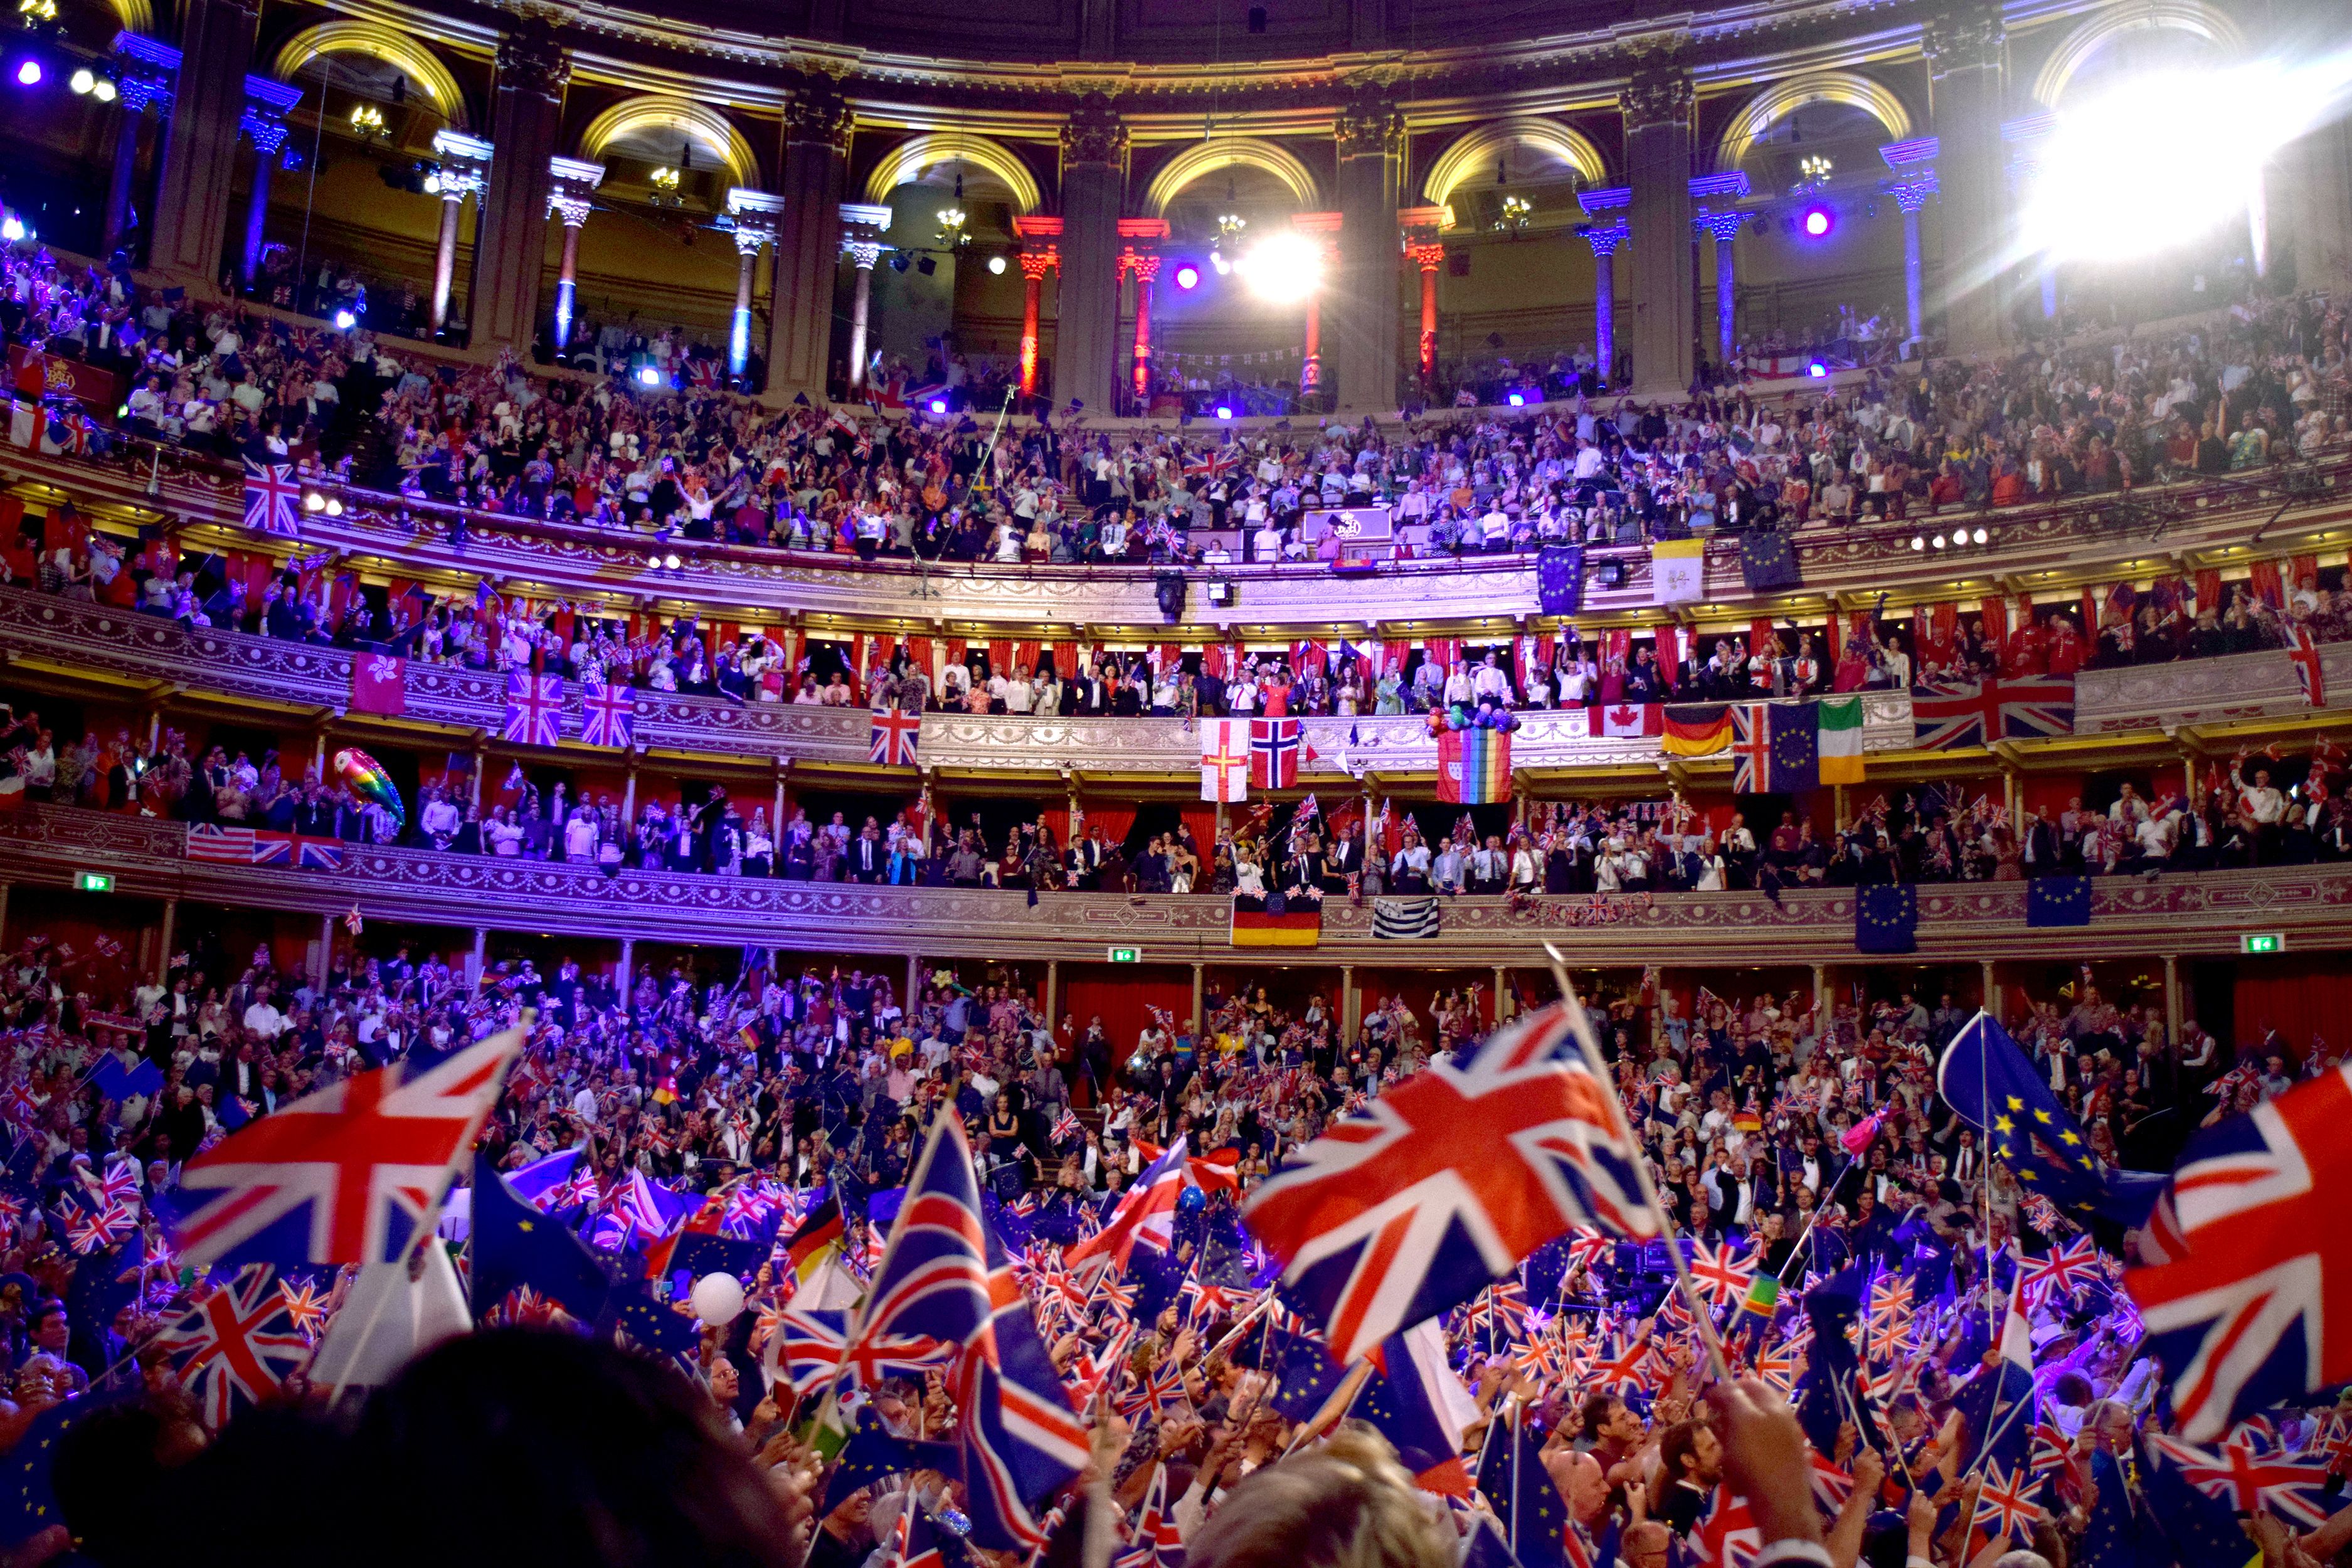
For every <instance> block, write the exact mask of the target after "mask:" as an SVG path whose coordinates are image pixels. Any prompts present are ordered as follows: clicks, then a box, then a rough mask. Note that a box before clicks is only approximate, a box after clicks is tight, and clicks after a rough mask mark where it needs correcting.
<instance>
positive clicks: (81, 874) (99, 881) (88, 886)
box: [74, 871, 114, 893]
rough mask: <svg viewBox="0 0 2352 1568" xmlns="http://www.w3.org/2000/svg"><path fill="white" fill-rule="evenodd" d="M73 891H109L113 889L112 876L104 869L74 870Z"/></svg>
mask: <svg viewBox="0 0 2352 1568" xmlns="http://www.w3.org/2000/svg"><path fill="white" fill-rule="evenodd" d="M74 891H75V892H77V893H110V892H112V891H114V878H113V876H112V875H111V874H110V873H109V872H105V871H76V872H75V873H74Z"/></svg>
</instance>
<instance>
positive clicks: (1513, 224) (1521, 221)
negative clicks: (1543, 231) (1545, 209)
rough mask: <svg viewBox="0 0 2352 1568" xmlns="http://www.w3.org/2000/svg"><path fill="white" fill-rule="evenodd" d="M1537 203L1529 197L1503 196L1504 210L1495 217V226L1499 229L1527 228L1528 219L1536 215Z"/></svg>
mask: <svg viewBox="0 0 2352 1568" xmlns="http://www.w3.org/2000/svg"><path fill="white" fill-rule="evenodd" d="M1535 210H1536V207H1535V204H1534V203H1533V202H1531V201H1529V200H1528V198H1527V197H1525V196H1522V195H1507V196H1505V197H1504V198H1503V205H1502V211H1501V212H1500V214H1498V215H1497V216H1496V219H1495V226H1496V228H1498V229H1522V228H1525V227H1527V226H1528V219H1529V218H1530V217H1532V216H1535Z"/></svg>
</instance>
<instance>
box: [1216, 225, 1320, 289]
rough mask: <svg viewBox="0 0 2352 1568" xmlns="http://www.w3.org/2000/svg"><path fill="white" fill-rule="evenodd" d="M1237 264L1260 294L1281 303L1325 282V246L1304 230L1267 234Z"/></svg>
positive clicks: (1317, 287)
mask: <svg viewBox="0 0 2352 1568" xmlns="http://www.w3.org/2000/svg"><path fill="white" fill-rule="evenodd" d="M1234 268H1235V269H1236V270H1237V271H1239V272H1240V273H1241V275H1242V281H1243V282H1244V283H1247V284H1248V285H1249V286H1250V289H1251V290H1252V291H1253V292H1254V293H1255V294H1256V295H1257V296H1258V298H1260V299H1262V300H1272V301H1273V302H1274V303H1276V304H1277V305H1286V304H1291V303H1294V302H1296V301H1297V300H1304V299H1306V298H1307V296H1308V295H1309V294H1312V293H1314V292H1315V290H1316V289H1319V288H1321V287H1322V286H1323V247H1321V246H1319V245H1317V244H1316V243H1315V242H1314V241H1313V240H1310V239H1308V238H1307V237H1306V236H1305V235H1303V234H1270V235H1267V236H1266V237H1265V238H1264V239H1261V240H1259V241H1258V242H1257V243H1256V244H1255V245H1254V246H1252V247H1250V248H1249V250H1248V251H1247V252H1246V253H1245V254H1244V256H1243V257H1242V258H1241V259H1240V260H1239V261H1236V262H1235V263H1234Z"/></svg>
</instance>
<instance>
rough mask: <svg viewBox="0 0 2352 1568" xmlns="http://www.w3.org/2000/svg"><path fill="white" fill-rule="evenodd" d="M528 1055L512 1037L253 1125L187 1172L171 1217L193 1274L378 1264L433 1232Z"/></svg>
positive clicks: (383, 1072)
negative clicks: (181, 1201) (239, 1267)
mask: <svg viewBox="0 0 2352 1568" xmlns="http://www.w3.org/2000/svg"><path fill="white" fill-rule="evenodd" d="M521 1050H522V1030H521V1029H520V1028H514V1029H509V1030H506V1031H505V1032H504V1033H502V1034H498V1035H493V1036H491V1037H489V1038H488V1039H487V1040H484V1041H483V1042H481V1044H479V1045H477V1046H473V1047H468V1048H467V1049H465V1050H462V1051H459V1052H458V1053H457V1055H455V1056H453V1057H449V1058H446V1059H445V1060H443V1061H442V1062H440V1063H439V1064H438V1065H436V1066H435V1067H432V1068H427V1069H425V1071H423V1072H419V1073H415V1076H414V1077H411V1076H410V1075H411V1073H412V1071H413V1068H412V1067H411V1064H409V1063H407V1062H405V1061H399V1062H394V1063H393V1064H392V1065H391V1066H390V1067H384V1068H376V1069H375V1070H374V1071H373V1072H363V1073H360V1074H358V1075H356V1076H354V1077H352V1078H349V1079H344V1080H343V1081H342V1082H341V1083H339V1084H335V1085H333V1086H331V1087H330V1088H327V1089H320V1091H319V1092H318V1093H316V1094H313V1095H309V1096H306V1097H305V1098H303V1099H301V1100H296V1101H294V1102H293V1103H292V1104H291V1105H286V1106H281V1107H279V1108H278V1112H277V1113H276V1114H275V1115H272V1116H268V1117H264V1118H263V1119H261V1120H260V1121H254V1122H251V1123H248V1124H247V1126H245V1127H244V1128H242V1129H240V1130H239V1131H236V1132H234V1133H231V1134H230V1135H229V1136H228V1138H226V1140H224V1141H223V1142H220V1143H219V1144H217V1145H215V1147H214V1148H213V1149H212V1150H211V1151H210V1152H206V1153H203V1154H199V1155H198V1156H196V1157H195V1158H194V1159H193V1160H191V1161H189V1162H188V1164H187V1169H186V1172H185V1173H184V1175H183V1176H182V1177H181V1183H180V1184H181V1187H182V1188H183V1190H184V1192H185V1193H186V1194H187V1200H188V1205H189V1206H188V1207H187V1208H186V1209H185V1210H184V1212H182V1213H180V1214H178V1215H173V1216H170V1217H169V1219H168V1225H169V1228H170V1230H171V1233H172V1241H173V1245H174V1246H175V1247H178V1248H179V1249H180V1259H181V1261H182V1262H183V1263H185V1264H188V1265H190V1266H192V1267H196V1268H202V1267H203V1266H205V1264H211V1263H244V1262H260V1263H278V1264H292V1263H379V1262H394V1261H397V1260H399V1259H401V1258H406V1257H407V1256H408V1254H409V1252H410V1250H411V1248H412V1247H414V1246H415V1243H416V1242H417V1241H418V1240H419V1239H421V1238H424V1237H429V1236H430V1235H431V1234H432V1230H433V1226H434V1224H435V1221H436V1218H437V1217H438V1216H439V1215H440V1212H441V1199H442V1195H443V1194H445V1193H446V1192H447V1191H448V1189H449V1180H450V1178H451V1177H452V1176H453V1175H454V1174H456V1173H457V1164H458V1162H460V1161H462V1160H463V1159H465V1157H466V1154H467V1151H468V1150H470V1149H472V1148H473V1146H474V1139H475V1137H476V1136H477V1135H478V1133H479V1132H480V1131H481V1130H482V1123H483V1121H485V1120H487V1119H488V1116H489V1113H490V1107H491V1106H492V1105H493V1104H494V1103H495V1102H496V1101H497V1100H498V1097H499V1084H500V1083H501V1082H503V1081H504V1080H505V1078H506V1071H507V1068H508V1066H509V1064H510V1063H512V1062H513V1060H514V1058H516V1057H517V1056H518V1055H520V1053H521Z"/></svg>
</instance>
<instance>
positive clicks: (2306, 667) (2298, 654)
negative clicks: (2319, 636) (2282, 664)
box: [2286, 626, 2327, 708]
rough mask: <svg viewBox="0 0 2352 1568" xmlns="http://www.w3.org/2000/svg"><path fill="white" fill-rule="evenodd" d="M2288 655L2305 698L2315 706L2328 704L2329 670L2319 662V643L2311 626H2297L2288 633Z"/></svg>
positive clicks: (2295, 679)
mask: <svg viewBox="0 0 2352 1568" xmlns="http://www.w3.org/2000/svg"><path fill="white" fill-rule="evenodd" d="M2286 657H2287V659H2288V661H2289V662H2291V663H2292V664H2293V665H2294V683H2295V685H2296V686H2298V687H2300V688H2301V689H2302V690H2303V700H2305V702H2308V703H2310V704H2311V705H2312V706H2313V707H2314V708H2325V707H2326V706H2327V672H2326V670H2325V669H2324V668H2321V666H2320V662H2319V644H2318V642H2317V641H2316V640H2315V638H2314V637H2312V635H2311V628H2310V627H2309V626H2296V627H2295V628H2294V630H2293V631H2292V632H2291V633H2289V634H2288V640H2287V650H2286Z"/></svg>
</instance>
